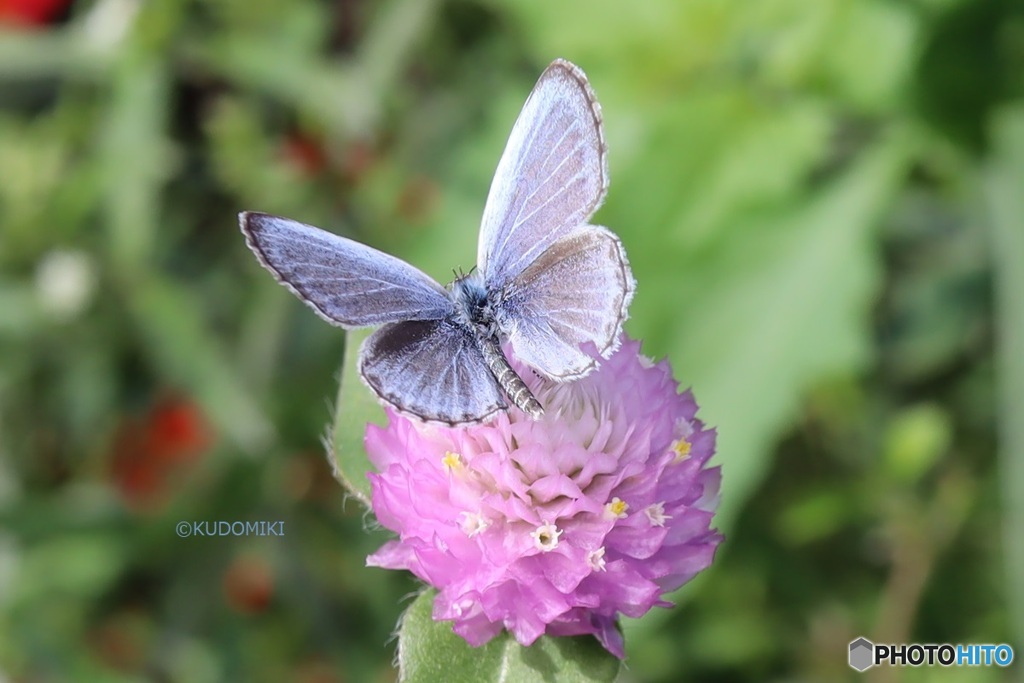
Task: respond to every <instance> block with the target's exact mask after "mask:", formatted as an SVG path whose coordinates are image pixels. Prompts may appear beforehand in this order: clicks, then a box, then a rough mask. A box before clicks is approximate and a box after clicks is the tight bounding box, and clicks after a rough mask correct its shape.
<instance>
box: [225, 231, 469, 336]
mask: <svg viewBox="0 0 1024 683" xmlns="http://www.w3.org/2000/svg"><path fill="white" fill-rule="evenodd" d="M238 221H239V225H240V227H241V229H242V232H243V233H244V234H245V241H246V243H247V244H248V245H249V248H250V249H252V251H253V253H254V254H256V258H258V259H259V261H260V263H261V264H263V267H264V268H266V269H267V270H269V271H270V272H271V273H273V275H274V277H275V278H277V280H278V282H280V283H281V284H283V285H284V286H285V287H287V288H288V289H290V290H291V291H292V293H293V294H295V295H296V296H297V297H299V298H300V299H302V300H303V301H304V302H306V303H307V304H308V305H309V306H310V307H312V308H313V310H315V311H316V312H317V313H318V314H319V315H320V317H321V318H323V319H324V320H326V321H327V322H329V323H331V324H333V325H340V326H342V327H367V326H370V325H379V324H381V323H387V322H394V321H396V320H436V319H438V318H444V317H446V316H448V315H450V314H451V313H452V311H453V306H452V302H451V299H450V298H449V296H448V292H447V291H446V290H445V289H444V287H442V286H441V285H439V284H438V283H437V282H435V281H434V280H433V279H431V277H430V276H428V275H427V274H426V273H424V272H422V271H421V270H419V269H417V268H414V267H413V266H411V265H409V264H408V263H406V262H405V261H402V260H401V259H398V258H395V257H394V256H389V255H388V254H385V253H383V252H381V251H377V250H376V249H373V248H372V247H368V246H366V245H365V244H360V243H359V242H354V241H352V240H350V239H346V238H344V237H340V236H338V235H335V234H332V233H329V232H327V231H325V230H321V229H320V228H314V227H313V226H310V225H305V224H303V223H299V222H296V221H293V220H289V219H287V218H280V217H278V216H270V215H268V214H265V213H255V212H251V211H247V212H244V213H241V214H239V217H238Z"/></svg>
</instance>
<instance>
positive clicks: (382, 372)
mask: <svg viewBox="0 0 1024 683" xmlns="http://www.w3.org/2000/svg"><path fill="white" fill-rule="evenodd" d="M359 371H360V374H362V377H363V380H364V381H365V382H366V384H367V385H369V387H370V388H371V389H372V390H373V392H374V393H375V394H377V396H378V397H379V398H380V399H382V400H384V401H385V402H387V403H389V404H391V405H392V406H394V407H395V408H397V409H398V410H399V411H401V412H404V413H408V414H411V415H415V416H416V417H418V418H420V419H423V420H429V421H432V422H442V423H445V424H449V425H454V424H462V423H466V422H476V421H479V420H483V419H485V418H486V417H488V416H490V415H492V414H494V413H495V412H497V411H499V410H503V409H505V408H507V407H508V404H507V403H506V401H505V397H504V395H503V393H502V391H501V388H500V387H499V386H498V384H497V382H496V381H495V379H494V376H493V375H491V373H490V371H489V370H488V369H487V365H486V363H485V362H484V357H483V354H482V353H481V351H480V347H479V346H478V345H477V343H476V340H475V339H474V338H473V335H472V332H470V330H469V329H467V328H466V327H464V326H462V325H460V324H458V323H457V322H456V321H454V320H452V319H450V318H446V319H444V320H428V321H406V322H399V323H392V324H390V325H385V326H384V327H382V328H381V329H379V330H377V331H376V332H374V333H373V334H372V335H370V336H369V337H368V338H367V339H366V341H365V342H363V348H362V349H361V351H360V360H359Z"/></svg>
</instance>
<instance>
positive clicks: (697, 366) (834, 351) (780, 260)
mask: <svg viewBox="0 0 1024 683" xmlns="http://www.w3.org/2000/svg"><path fill="white" fill-rule="evenodd" d="M905 162H906V153H905V150H904V147H903V145H900V144H887V143H886V144H882V145H881V146H880V147H879V148H877V149H874V150H872V151H869V152H868V153H866V154H865V155H864V156H863V158H862V159H860V160H859V161H858V162H857V163H856V164H855V165H854V166H853V167H852V168H851V169H850V170H849V171H847V172H846V173H845V174H844V175H843V176H841V177H839V178H838V179H836V180H835V181H833V182H832V183H831V184H830V185H828V186H826V187H825V188H824V189H823V190H821V191H820V192H818V193H817V194H816V195H814V196H812V197H811V198H810V199H809V200H804V201H800V202H798V203H796V204H795V205H794V207H793V208H791V209H789V210H785V211H783V212H781V213H780V214H778V215H776V216H774V217H771V218H769V217H768V216H762V217H760V219H758V218H756V217H753V218H750V219H748V221H747V222H746V223H745V224H741V225H737V226H736V228H735V230H734V231H733V233H732V235H731V236H730V237H731V239H730V240H729V241H728V242H727V243H725V244H723V245H722V246H721V248H720V252H719V253H718V254H717V255H716V256H714V257H713V258H712V257H709V258H708V259H706V260H705V262H703V263H697V262H693V263H687V267H685V268H681V267H680V261H684V260H685V256H686V255H685V254H678V255H676V256H677V257H678V260H673V259H671V258H670V259H668V260H665V259H664V258H663V259H662V260H661V261H660V262H656V261H654V260H653V259H650V260H649V263H648V268H646V269H639V268H638V269H637V279H638V280H639V285H638V295H637V299H636V302H635V303H634V310H633V311H632V314H633V315H634V316H635V318H636V320H635V323H636V324H635V326H634V327H633V329H634V330H635V331H636V332H637V333H638V336H640V337H641V338H644V337H646V336H647V335H648V333H649V330H653V329H656V328H658V327H665V326H667V327H668V330H669V332H668V336H669V338H670V339H671V340H672V341H671V342H670V349H669V355H670V357H671V358H672V360H673V362H674V367H675V372H676V376H677V378H678V379H679V380H680V381H681V382H682V384H683V385H684V386H687V385H692V386H693V388H694V392H695V394H696V397H697V400H698V402H699V403H700V405H701V406H703V411H702V414H701V415H702V417H703V418H704V419H705V420H706V421H708V422H709V423H710V424H712V425H716V426H717V427H718V429H719V441H718V456H717V462H719V463H722V464H723V465H724V471H723V482H722V504H721V507H720V508H719V517H718V519H717V522H718V524H719V525H721V526H723V527H728V526H730V524H731V523H732V519H733V517H734V516H735V515H736V513H737V512H738V511H739V510H740V508H741V507H742V505H743V503H744V501H745V500H746V498H747V496H748V495H749V494H750V492H751V491H752V490H753V488H754V487H755V486H756V485H757V484H758V482H759V481H760V480H761V477H762V476H763V475H764V473H765V472H766V471H767V469H768V466H769V460H768V455H769V454H770V452H771V450H772V447H773V445H774V440H775V438H776V436H777V434H778V430H779V429H781V428H782V427H783V426H784V425H785V424H788V421H789V419H790V418H792V416H793V415H794V414H795V413H796V411H797V409H798V406H799V403H800V400H801V398H802V396H803V394H804V392H805V391H806V390H807V389H808V388H809V387H810V386H811V385H812V384H813V383H814V382H815V381H816V380H817V379H818V378H820V377H821V376H823V375H827V374H830V373H831V374H835V373H844V372H849V371H851V370H853V369H855V368H857V367H860V366H862V365H863V364H864V363H865V362H866V361H867V360H868V358H869V349H870V337H869V332H870V328H869V313H870V304H871V300H872V297H873V295H874V293H875V291H876V286H877V283H878V273H879V266H878V264H877V262H876V256H875V249H874V245H873V242H872V239H871V235H872V231H873V229H874V227H875V224H876V221H877V219H878V217H879V215H880V213H881V211H882V210H883V209H884V208H885V207H886V206H887V204H888V201H889V198H890V196H891V194H892V193H893V192H894V191H895V189H896V188H897V187H898V182H899V178H900V177H901V173H902V169H903V168H904V166H905ZM667 251H671V250H667ZM644 290H646V291H644ZM672 292H677V293H678V292H683V293H685V295H684V296H678V295H673V296H669V294H670V293H672Z"/></svg>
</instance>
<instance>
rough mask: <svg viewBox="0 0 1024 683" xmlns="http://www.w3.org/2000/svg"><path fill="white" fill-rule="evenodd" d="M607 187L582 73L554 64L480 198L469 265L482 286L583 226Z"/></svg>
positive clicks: (596, 120) (596, 114) (596, 112)
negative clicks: (473, 252) (482, 280)
mask: <svg viewBox="0 0 1024 683" xmlns="http://www.w3.org/2000/svg"><path fill="white" fill-rule="evenodd" d="M607 184H608V173H607V167H606V162H605V146H604V134H603V132H602V129H601V112H600V107H599V106H598V104H597V100H596V99H595V98H594V93H593V92H592V91H591V89H590V86H589V85H588V84H587V80H586V77H585V76H584V75H583V72H582V71H581V70H580V69H579V68H578V67H576V66H575V65H573V64H570V63H569V62H566V61H564V60H557V61H555V62H553V63H552V64H551V66H549V67H548V68H547V69H546V70H545V71H544V73H543V74H541V77H540V79H539V80H538V81H537V85H536V86H534V89H533V92H531V93H530V96H529V98H528V99H527V100H526V104H525V105H524V106H523V110H522V112H521V113H520V114H519V118H518V119H517V120H516V123H515V125H514V126H513V128H512V134H511V135H510V136H509V139H508V143H507V144H506V146H505V151H504V153H503V154H502V156H501V161H499V162H498V168H497V171H495V174H494V180H493V181H492V183H491V190H490V193H489V194H488V196H487V204H486V206H485V208H484V215H483V220H482V222H481V227H480V243H479V248H478V253H477V265H478V266H480V268H481V270H482V271H483V272H484V276H485V280H486V283H487V285H488V288H489V289H493V290H496V289H500V288H501V287H502V286H504V285H505V284H506V283H508V282H509V281H511V280H513V279H515V277H516V276H517V275H519V273H521V272H522V271H523V270H525V269H526V267H527V266H529V265H530V263H532V262H533V261H534V260H535V259H537V258H538V257H539V256H540V255H541V254H542V253H543V252H544V251H545V250H546V249H547V248H548V247H549V246H550V245H551V244H552V243H554V242H555V241H556V240H558V239H559V238H560V237H562V236H564V235H566V234H567V233H569V232H571V231H572V230H574V229H575V228H576V227H578V226H579V225H582V224H583V223H585V222H586V220H587V218H589V217H590V215H591V214H592V213H593V212H594V211H595V210H596V209H597V207H598V206H599V205H600V204H601V201H602V200H603V199H604V194H605V190H606V189H607Z"/></svg>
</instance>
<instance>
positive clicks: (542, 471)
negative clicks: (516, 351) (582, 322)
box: [366, 340, 722, 657]
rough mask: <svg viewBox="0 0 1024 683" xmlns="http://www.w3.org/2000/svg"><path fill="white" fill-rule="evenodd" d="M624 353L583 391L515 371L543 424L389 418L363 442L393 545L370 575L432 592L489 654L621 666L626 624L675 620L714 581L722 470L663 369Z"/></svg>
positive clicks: (439, 611)
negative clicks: (584, 643)
mask: <svg viewBox="0 0 1024 683" xmlns="http://www.w3.org/2000/svg"><path fill="white" fill-rule="evenodd" d="M639 352H640V344H639V342H635V341H629V340H626V341H624V343H623V344H622V345H621V347H620V348H619V350H618V351H616V352H615V353H614V354H613V355H612V356H611V357H610V358H608V359H607V360H604V361H603V362H602V363H601V365H600V366H599V367H598V369H597V370H595V371H594V372H592V373H591V374H590V375H588V376H586V377H584V378H583V379H580V380H578V381H575V382H570V383H554V382H550V381H547V380H544V379H542V378H539V377H537V376H536V375H535V374H534V373H532V372H530V371H529V369H528V368H526V367H524V366H523V365H522V364H520V363H518V362H517V361H516V360H515V359H514V358H513V359H510V360H511V363H512V365H513V367H515V369H516V370H517V371H518V372H519V374H520V376H521V377H523V378H524V380H525V381H526V382H527V384H528V385H529V387H530V390H531V391H533V393H534V394H535V395H536V396H537V398H538V399H539V400H540V401H541V403H542V404H543V405H544V408H545V414H544V417H543V418H542V419H540V420H532V419H530V418H529V417H527V416H526V415H525V414H523V413H522V412H520V411H519V410H517V409H516V408H511V409H510V410H509V411H508V412H507V413H503V414H499V415H498V416H497V417H496V418H495V419H493V420H492V421H491V422H489V423H486V424H482V425H475V426H470V427H462V428H448V427H439V426H435V425H426V424H422V423H419V422H416V421H413V420H410V419H407V418H405V417H403V416H401V415H398V414H397V413H394V412H391V411H389V423H388V425H387V426H386V427H377V426H373V425H371V426H369V427H368V428H367V433H366V448H367V452H368V453H369V455H370V459H371V461H372V462H373V463H374V464H375V465H376V466H377V468H378V470H379V471H378V472H377V473H371V474H370V475H369V476H370V480H371V485H372V487H373V509H374V511H375V512H376V515H377V518H378V520H379V521H380V522H381V524H383V525H384V526H385V527H387V528H389V529H391V530H393V531H395V532H397V533H398V535H399V537H398V540H395V541H391V542H389V543H387V544H385V545H384V546H383V547H382V548H380V550H378V551H377V552H376V553H374V554H373V555H371V556H370V557H369V558H368V559H367V563H368V564H370V565H372V566H378V567H385V568H389V569H408V570H409V571H411V572H412V573H413V574H415V575H416V576H418V577H419V578H421V579H422V580H424V581H426V582H427V583H429V584H430V585H432V586H435V587H436V588H437V589H438V590H439V593H438V596H437V599H436V602H435V604H434V618H435V619H438V620H451V621H454V622H455V623H454V629H455V632H456V633H458V634H459V635H461V636H462V637H463V638H464V639H465V640H466V641H468V642H469V643H470V644H472V645H481V644H483V643H485V642H487V641H488V640H490V639H491V638H492V637H494V636H495V635H497V634H498V633H499V632H500V631H501V630H502V629H504V628H507V629H508V630H509V631H510V632H511V633H512V635H513V636H514V637H515V638H516V640H518V641H519V642H520V643H522V644H523V645H529V644H530V643H532V642H533V641H534V640H536V639H537V638H538V637H539V636H541V635H542V634H545V633H546V634H549V635H579V634H586V633H590V634H593V635H595V636H596V637H597V638H598V640H600V641H601V643H602V644H603V645H604V646H605V647H606V648H607V649H608V650H609V651H611V652H612V653H614V654H615V655H616V656H618V657H623V656H624V651H623V642H622V636H621V634H620V633H619V631H618V629H617V628H616V620H617V618H618V615H620V614H625V615H627V616H630V617H639V616H641V615H642V614H644V613H646V612H647V611H648V610H650V609H651V608H652V607H654V606H670V604H671V603H668V602H667V601H665V600H664V599H663V598H662V595H663V594H665V593H667V592H670V591H673V590H675V589H676V588H678V587H679V586H681V585H683V584H684V583H686V582H687V581H689V580H690V579H691V578H693V577H694V576H695V575H696V574H697V573H698V572H699V571H701V570H702V569H704V568H705V567H707V566H708V565H709V564H710V563H711V560H712V558H713V556H714V553H715V548H716V547H717V546H718V544H719V543H720V542H721V540H722V537H721V535H720V534H718V533H717V532H716V531H714V530H712V529H711V518H712V516H713V514H714V510H715V508H716V506H717V503H718V486H719V469H718V468H717V467H714V468H708V467H707V462H708V459H709V458H710V457H711V455H712V453H713V452H714V447H715V432H714V430H713V429H705V428H704V425H703V423H702V422H701V421H700V420H697V419H696V417H695V416H696V413H697V404H696V402H695V401H694V399H693V396H692V394H691V393H690V392H689V391H686V392H683V393H682V394H680V393H678V390H677V384H676V382H675V381H674V380H673V378H672V373H671V368H670V367H669V365H668V363H667V362H666V361H662V362H660V363H656V364H654V363H651V362H650V360H649V359H647V358H646V357H644V356H642V355H640V353H639Z"/></svg>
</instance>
